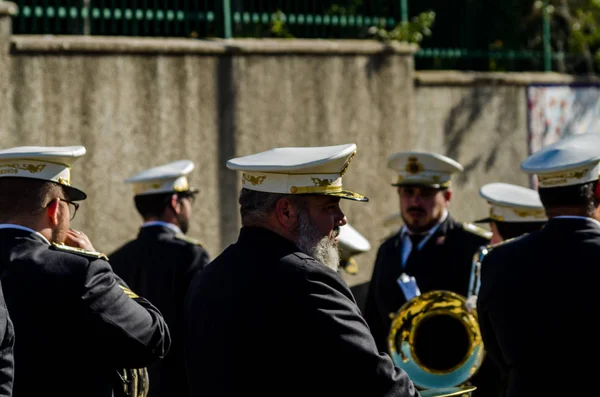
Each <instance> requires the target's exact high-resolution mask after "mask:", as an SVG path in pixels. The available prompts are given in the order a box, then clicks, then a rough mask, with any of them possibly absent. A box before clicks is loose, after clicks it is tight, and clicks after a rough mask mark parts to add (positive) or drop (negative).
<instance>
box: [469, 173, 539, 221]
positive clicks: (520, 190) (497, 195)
mask: <svg viewBox="0 0 600 397" xmlns="http://www.w3.org/2000/svg"><path fill="white" fill-rule="evenodd" d="M479 194H480V195H481V197H483V198H484V199H486V200H487V202H488V203H489V205H490V213H489V217H488V218H485V219H480V220H477V221H475V222H476V223H484V222H485V223H487V222H491V221H495V222H519V223H521V222H545V221H547V220H548V218H547V217H546V211H545V210H544V206H543V204H542V202H541V201H540V196H539V194H538V192H537V191H536V190H533V189H529V188H526V187H523V186H518V185H512V184H509V183H500V182H495V183H488V184H486V185H484V186H482V187H481V189H479Z"/></svg>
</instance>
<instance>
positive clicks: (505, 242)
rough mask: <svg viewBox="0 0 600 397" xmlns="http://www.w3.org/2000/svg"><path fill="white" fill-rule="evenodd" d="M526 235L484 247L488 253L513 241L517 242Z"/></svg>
mask: <svg viewBox="0 0 600 397" xmlns="http://www.w3.org/2000/svg"><path fill="white" fill-rule="evenodd" d="M526 235H527V233H525V234H522V235H520V236H517V237H513V238H509V239H506V240H502V241H500V242H498V243H496V244H489V245H487V246H486V248H487V250H488V252H489V251H491V250H493V249H494V248H498V247H502V246H503V245H506V244H508V243H511V242H513V241H516V240H518V239H520V238H523V237H525V236H526Z"/></svg>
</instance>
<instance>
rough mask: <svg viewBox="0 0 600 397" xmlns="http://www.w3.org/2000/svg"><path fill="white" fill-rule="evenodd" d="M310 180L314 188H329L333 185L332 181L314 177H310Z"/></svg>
mask: <svg viewBox="0 0 600 397" xmlns="http://www.w3.org/2000/svg"><path fill="white" fill-rule="evenodd" d="M310 179H311V180H312V181H313V183H314V184H315V186H319V187H325V186H331V184H332V183H333V179H319V178H314V177H310Z"/></svg>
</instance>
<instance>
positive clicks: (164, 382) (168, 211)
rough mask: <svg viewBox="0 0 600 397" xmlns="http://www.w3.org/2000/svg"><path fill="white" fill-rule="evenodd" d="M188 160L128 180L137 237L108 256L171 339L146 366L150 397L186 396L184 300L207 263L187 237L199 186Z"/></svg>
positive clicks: (196, 242) (195, 245)
mask: <svg viewBox="0 0 600 397" xmlns="http://www.w3.org/2000/svg"><path fill="white" fill-rule="evenodd" d="M193 169H194V163H193V162H192V161H190V160H179V161H174V162H171V163H168V164H164V165H160V166H158V167H153V168H150V169H147V170H144V171H141V172H140V173H138V174H136V175H134V176H132V177H131V178H127V179H126V180H125V183H128V184H130V185H131V186H132V189H133V193H134V201H135V206H136V209H137V210H138V212H139V214H140V215H141V217H142V219H143V220H144V223H143V224H142V226H141V228H140V231H139V233H138V235H137V238H135V239H134V240H131V241H129V242H127V243H125V244H124V245H123V246H121V247H120V248H118V249H117V250H115V252H113V253H112V254H110V255H109V258H110V263H111V265H112V267H113V269H114V271H115V273H117V274H118V275H119V276H121V277H122V278H123V279H124V280H125V281H126V282H127V283H128V284H129V285H130V286H131V288H134V289H135V291H136V292H137V293H139V294H142V295H143V296H144V297H146V298H147V299H148V300H150V302H152V303H153V304H155V305H156V307H158V309H159V310H160V312H161V313H162V314H163V316H164V317H165V320H166V321H167V324H168V326H169V330H170V331H171V337H172V339H173V343H172V345H171V350H170V351H169V353H168V354H167V356H166V357H165V358H164V359H163V360H161V361H159V362H158V363H156V364H155V365H153V366H152V367H150V368H148V372H149V375H150V390H149V393H148V397H159V396H163V397H168V396H173V395H177V396H181V397H186V396H188V395H189V389H188V387H187V379H186V376H185V367H184V353H183V351H184V346H183V301H184V298H185V294H186V293H187V290H188V287H189V284H190V281H191V280H192V277H193V276H194V274H196V273H197V272H200V271H202V269H204V267H205V266H206V265H207V264H208V262H209V257H208V253H207V252H206V250H205V249H204V248H203V247H202V245H201V244H200V243H199V242H198V241H197V240H195V239H192V238H190V237H188V236H187V235H186V233H187V231H188V228H189V223H190V219H191V216H192V203H193V201H194V197H195V195H196V193H197V192H198V190H197V189H196V188H194V187H191V186H190V183H189V180H188V178H189V174H190V173H191V172H192V170H193Z"/></svg>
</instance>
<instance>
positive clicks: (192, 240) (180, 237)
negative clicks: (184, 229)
mask: <svg viewBox="0 0 600 397" xmlns="http://www.w3.org/2000/svg"><path fill="white" fill-rule="evenodd" d="M175 238H176V239H178V240H183V241H185V242H188V243H190V244H194V245H199V246H200V247H202V243H200V240H196V239H195V238H192V237H188V236H186V235H185V234H181V233H177V234H176V235H175Z"/></svg>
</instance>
